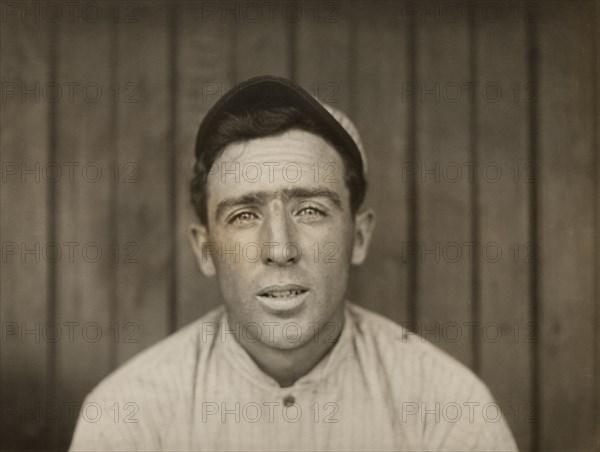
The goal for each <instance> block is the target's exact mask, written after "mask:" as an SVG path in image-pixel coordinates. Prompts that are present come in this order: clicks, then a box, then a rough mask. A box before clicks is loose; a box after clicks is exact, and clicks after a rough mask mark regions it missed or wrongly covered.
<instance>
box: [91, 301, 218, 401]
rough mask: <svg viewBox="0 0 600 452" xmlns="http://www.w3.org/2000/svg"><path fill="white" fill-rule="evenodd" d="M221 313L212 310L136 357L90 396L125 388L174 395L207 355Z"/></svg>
mask: <svg viewBox="0 0 600 452" xmlns="http://www.w3.org/2000/svg"><path fill="white" fill-rule="evenodd" d="M223 312H224V308H223V307H222V306H220V307H218V308H215V309H213V310H212V311H210V312H209V313H208V314H206V315H205V316H203V317H201V318H200V319H198V320H196V321H194V322H192V323H191V324H189V325H186V326H185V327H183V328H181V329H180V330H178V331H176V332H175V333H173V334H171V335H170V336H168V337H166V338H165V339H163V340H161V341H160V342H158V343H156V344H154V345H153V346H151V347H149V348H147V349H146V350H144V351H142V352H140V353H138V354H137V355H135V356H134V357H133V358H131V359H130V360H129V361H127V362H125V363H124V364H123V365H121V366H120V367H119V368H117V369H116V370H115V371H114V372H112V373H111V374H110V375H108V376H107V377H106V378H104V379H103V380H102V381H101V382H100V383H99V384H98V385H97V386H96V387H95V388H94V390H93V391H92V394H94V395H96V396H99V397H101V396H103V395H112V394H114V393H116V392H122V391H123V390H124V389H125V388H127V389H128V390H131V389H132V388H133V389H134V390H135V391H136V392H140V391H145V390H147V391H150V392H151V393H153V394H156V393H157V392H156V390H157V389H158V388H160V389H161V391H163V390H165V391H167V394H169V393H171V395H173V394H172V393H173V391H176V390H177V389H178V388H180V387H181V386H182V385H184V384H185V383H191V381H186V380H189V379H191V378H193V374H194V369H195V368H196V366H197V364H198V361H199V359H201V355H202V354H203V353H208V352H209V351H210V348H211V346H212V343H213V339H214V335H215V334H216V332H217V331H218V325H219V323H220V321H221V318H222V315H223Z"/></svg>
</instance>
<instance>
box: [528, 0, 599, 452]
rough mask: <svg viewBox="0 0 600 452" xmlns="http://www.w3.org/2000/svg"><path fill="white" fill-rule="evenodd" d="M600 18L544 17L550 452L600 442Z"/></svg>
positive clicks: (556, 13)
mask: <svg viewBox="0 0 600 452" xmlns="http://www.w3.org/2000/svg"><path fill="white" fill-rule="evenodd" d="M597 14H598V10H597V5H594V4H593V3H591V2H576V3H572V2H569V3H567V2H548V3H544V4H543V5H540V11H539V24H538V31H539V37H538V45H539V52H540V53H539V61H540V69H539V80H540V93H539V95H540V104H539V156H540V160H539V168H540V190H539V199H538V203H539V208H540V225H539V227H540V240H541V243H540V269H539V271H540V276H539V278H540V280H539V291H540V292H539V294H540V296H539V299H540V319H539V321H540V332H539V333H540V336H539V339H540V347H539V353H540V355H539V358H538V359H539V365H540V381H539V391H540V402H541V407H540V429H541V430H540V448H541V449H542V450H564V449H569V450H593V449H594V448H597V446H598V422H597V420H598V412H597V409H598V405H597V397H598V395H597V389H598V375H597V373H595V372H597V364H596V363H597V360H598V349H597V330H598V319H597V318H595V313H597V311H596V310H597V303H598V300H597V299H594V298H595V297H597V294H598V292H597V284H598V280H597V279H596V278H597V268H595V266H596V265H597V260H595V254H594V253H595V252H597V251H596V250H597V240H598V230H597V223H596V219H595V218H594V214H595V212H597V209H598V198H597V189H598V180H597V172H596V171H597V168H595V166H596V165H597V163H598V160H597V159H598V156H597V153H598V149H597V147H595V146H597V141H594V136H595V134H596V133H597V129H595V127H597V120H598V118H597V110H595V108H597V107H595V105H596V106H597V102H598V97H597V96H598V92H597V90H596V87H597V83H598V81H597V78H596V77H597V72H595V71H597V67H596V68H594V65H593V63H594V56H593V55H594V53H595V52H597V49H596V50H594V48H595V46H594V40H595V39H597V37H596V34H595V33H597V31H596V30H597V28H596V27H597ZM596 58H597V55H596ZM594 344H595V345H594Z"/></svg>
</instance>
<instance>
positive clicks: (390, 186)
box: [348, 2, 410, 326]
mask: <svg viewBox="0 0 600 452" xmlns="http://www.w3.org/2000/svg"><path fill="white" fill-rule="evenodd" d="M354 21H355V24H356V27H355V34H356V40H357V50H356V59H355V62H356V69H355V70H354V71H355V74H356V75H355V78H356V80H355V85H354V87H353V93H354V95H355V99H356V100H355V101H354V103H355V105H356V107H355V108H356V109H355V112H354V113H355V115H354V116H355V119H356V126H357V127H358V129H359V132H360V133H361V137H362V140H363V143H364V146H365V149H366V153H367V158H368V182H369V189H368V190H369V191H368V197H367V200H366V203H365V205H366V206H369V207H371V208H373V209H374V211H375V216H376V228H375V234H374V237H373V241H372V243H371V249H370V252H369V256H370V258H368V259H367V261H366V262H365V263H364V264H363V266H362V267H360V268H359V269H357V270H356V271H355V276H354V277H352V278H351V281H350V287H349V289H348V293H349V294H352V295H351V298H350V299H351V300H352V301H355V302H357V303H359V304H362V305H364V306H368V307H369V308H370V309H374V310H375V311H377V312H379V313H381V314H383V315H385V316H386V317H388V318H390V319H393V320H394V321H396V322H398V323H406V324H407V326H408V322H409V319H408V317H407V310H408V287H409V284H408V279H407V278H408V265H409V260H408V259H404V258H403V250H404V248H405V244H406V243H407V242H408V240H409V239H408V234H409V231H408V227H409V221H410V217H409V215H410V212H409V207H408V199H407V197H408V190H407V187H408V180H407V178H406V177H405V175H404V174H403V171H402V170H403V168H404V162H405V161H407V160H408V131H409V129H408V127H409V124H410V121H409V120H408V117H409V115H410V111H409V109H410V103H409V102H406V101H405V100H404V99H403V98H402V90H403V88H404V87H405V86H406V83H407V82H408V77H409V64H410V62H409V58H408V46H407V40H408V27H407V23H406V21H404V20H403V18H402V17H401V15H400V13H399V11H398V9H397V8H396V5H395V3H394V2H362V3H360V4H359V6H358V7H357V8H355V10H354ZM390 55H393V56H394V57H393V58H390ZM351 70H352V69H351ZM373 118H378V120H377V121H373Z"/></svg>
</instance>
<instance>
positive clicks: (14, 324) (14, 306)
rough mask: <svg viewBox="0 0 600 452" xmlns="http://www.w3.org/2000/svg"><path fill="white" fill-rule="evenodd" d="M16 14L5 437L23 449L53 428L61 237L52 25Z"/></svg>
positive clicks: (8, 175) (0, 141)
mask: <svg viewBox="0 0 600 452" xmlns="http://www.w3.org/2000/svg"><path fill="white" fill-rule="evenodd" d="M7 14H8V12H7ZM10 17H11V20H7V22H6V23H4V24H2V26H1V27H0V32H1V35H0V52H1V54H2V55H1V60H2V64H1V65H0V67H1V74H0V75H1V77H2V85H3V86H2V99H1V102H2V104H1V109H2V111H1V114H0V124H1V128H2V133H1V134H0V145H1V147H2V180H1V184H2V216H1V228H2V234H1V235H2V264H1V269H2V270H1V280H2V282H1V283H0V293H1V304H0V316H1V325H2V330H1V332H2V336H1V343H0V346H1V348H2V349H1V353H0V389H2V393H1V397H0V403H1V404H2V425H1V427H0V436H1V437H2V438H3V440H2V445H3V447H6V448H10V449H16V448H17V447H24V448H39V447H43V446H44V444H45V439H46V438H47V437H48V433H49V428H48V425H46V423H45V421H44V419H43V418H41V417H40V416H38V415H36V412H35V409H34V407H35V405H36V404H47V403H48V401H49V400H51V394H50V393H49V391H48V389H49V387H48V384H49V383H50V382H51V379H50V375H49V373H50V372H51V369H52V363H51V360H52V358H53V356H52V354H51V346H50V345H49V343H48V342H47V341H46V340H45V339H44V338H45V336H44V337H42V330H44V327H45V326H46V325H47V322H48V314H49V310H51V306H52V304H53V299H52V297H51V296H50V294H49V289H51V284H52V279H51V278H52V272H51V269H50V268H49V267H50V266H49V265H48V260H47V259H45V258H44V255H42V248H44V249H45V248H46V245H47V244H48V243H49V242H50V241H52V240H53V237H52V234H53V231H52V227H51V221H49V220H50V219H51V212H50V209H51V207H52V205H51V198H52V197H51V193H52V186H51V184H49V183H47V179H46V178H45V177H44V174H45V170H46V169H48V163H49V162H50V161H51V159H52V149H51V148H52V145H51V141H52V136H51V133H52V132H51V127H50V115H51V106H50V104H49V103H48V102H47V101H46V100H45V97H43V93H44V90H45V89H46V88H48V87H49V85H50V83H51V82H52V64H51V61H50V58H51V53H50V44H49V43H50V30H49V27H48V26H39V25H37V24H27V23H25V22H22V21H18V20H16V19H15V17H13V16H10ZM49 175H50V177H52V175H53V172H52V170H51V169H50V170H49ZM50 256H51V257H52V256H53V255H52V254H50ZM49 334H52V331H51V332H50V333H49Z"/></svg>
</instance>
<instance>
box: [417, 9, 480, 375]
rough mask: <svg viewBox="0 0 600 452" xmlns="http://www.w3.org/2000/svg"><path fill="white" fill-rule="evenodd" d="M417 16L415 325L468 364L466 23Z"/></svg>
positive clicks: (469, 269) (468, 77) (469, 308)
mask: <svg viewBox="0 0 600 452" xmlns="http://www.w3.org/2000/svg"><path fill="white" fill-rule="evenodd" d="M431 5H432V6H436V4H435V3H434V2H432V3H431ZM423 7H425V6H423ZM416 20H417V22H416V55H417V67H416V79H415V86H414V91H415V93H416V94H414V95H415V96H418V98H417V101H416V113H415V114H416V132H415V133H416V154H417V160H416V162H415V172H416V176H415V177H417V183H416V197H417V198H416V199H417V201H416V203H417V206H418V209H417V218H416V222H417V226H416V230H417V234H416V237H415V243H414V249H415V253H416V255H417V258H416V272H417V276H416V277H417V325H418V329H417V331H418V332H421V333H422V334H423V336H425V337H426V339H428V340H431V341H432V342H434V343H436V345H438V346H440V347H441V348H442V349H444V350H447V351H448V352H450V353H451V354H452V355H453V356H455V357H456V358H458V359H459V360H460V361H462V362H463V363H465V364H467V365H471V364H472V358H473V357H472V349H471V348H472V347H471V344H470V343H469V339H468V334H467V331H466V330H465V326H464V324H465V323H468V322H471V321H472V318H471V302H472V299H471V270H472V265H473V264H472V262H470V259H469V248H468V245H466V244H468V243H469V242H471V241H472V237H471V220H470V217H471V209H472V205H471V202H470V190H471V187H470V185H469V179H468V177H467V174H468V173H467V168H466V167H465V166H464V165H463V163H464V162H469V159H470V156H469V146H470V142H469V136H470V133H471V128H470V108H471V106H470V104H469V100H468V96H467V95H466V94H465V92H464V89H465V88H464V87H465V85H464V84H465V83H468V82H469V81H470V77H471V75H470V73H469V34H468V26H467V23H466V21H465V18H464V17H462V19H459V20H457V21H452V20H449V19H448V18H447V17H446V16H444V15H440V18H439V19H438V20H431V19H429V18H428V16H422V17H421V16H419V17H418V18H417V19H416Z"/></svg>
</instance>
